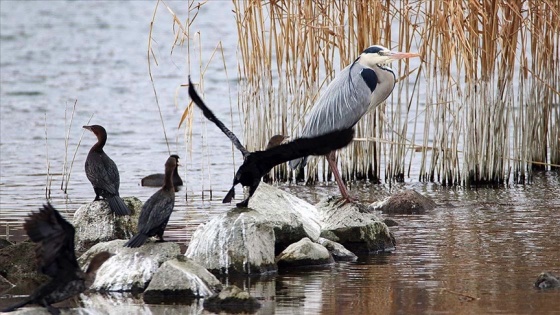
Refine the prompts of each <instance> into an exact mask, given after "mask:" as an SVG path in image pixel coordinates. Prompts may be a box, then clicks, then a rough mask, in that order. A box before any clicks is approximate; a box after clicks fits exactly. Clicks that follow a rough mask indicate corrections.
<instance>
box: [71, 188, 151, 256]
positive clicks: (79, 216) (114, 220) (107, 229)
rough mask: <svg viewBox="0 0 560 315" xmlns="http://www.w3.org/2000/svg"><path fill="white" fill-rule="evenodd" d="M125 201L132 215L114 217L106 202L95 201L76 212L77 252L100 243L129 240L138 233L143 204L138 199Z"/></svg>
mask: <svg viewBox="0 0 560 315" xmlns="http://www.w3.org/2000/svg"><path fill="white" fill-rule="evenodd" d="M123 200H124V203H125V204H126V206H127V207H128V208H129V209H130V213H131V214H130V215H124V216H118V215H114V214H113V213H111V209H110V208H109V204H108V203H107V201H105V200H100V201H93V202H91V203H89V204H86V205H83V206H81V207H80V208H79V209H78V210H76V212H75V213H74V220H73V222H72V224H73V225H74V228H75V229H76V236H75V238H74V239H75V246H76V250H77V251H84V250H87V249H88V248H90V247H91V246H93V245H95V244H97V243H100V242H107V241H112V240H115V239H129V238H131V237H132V236H133V235H134V234H135V233H136V225H137V223H138V218H139V217H140V210H141V209H142V202H141V201H140V200H139V199H138V198H136V197H125V198H123Z"/></svg>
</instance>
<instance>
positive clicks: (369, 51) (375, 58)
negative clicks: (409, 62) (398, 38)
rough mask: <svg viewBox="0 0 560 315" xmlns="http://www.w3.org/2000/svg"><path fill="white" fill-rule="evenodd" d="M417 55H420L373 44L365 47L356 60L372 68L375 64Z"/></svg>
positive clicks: (383, 63)
mask: <svg viewBox="0 0 560 315" xmlns="http://www.w3.org/2000/svg"><path fill="white" fill-rule="evenodd" d="M418 56H420V55H419V54H416V53H409V52H398V51H391V50H389V49H387V48H385V47H383V46H380V45H373V46H370V47H368V48H366V49H365V50H364V51H363V52H362V54H361V55H360V57H358V60H356V61H357V62H359V63H360V64H361V65H363V66H366V67H370V68H372V67H373V66H375V65H387V64H389V63H391V62H392V61H395V60H399V59H403V58H412V57H418Z"/></svg>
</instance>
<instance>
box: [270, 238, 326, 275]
mask: <svg viewBox="0 0 560 315" xmlns="http://www.w3.org/2000/svg"><path fill="white" fill-rule="evenodd" d="M276 263H277V264H278V267H279V268H283V267H297V266H317V265H332V264H333V263H334V259H333V257H332V256H331V254H330V253H329V251H328V250H327V249H326V248H325V247H324V246H323V245H321V244H317V243H313V242H312V241H311V240H310V239H309V238H307V237H305V238H302V239H301V240H300V241H299V242H297V243H293V244H292V245H290V246H288V247H287V248H286V249H285V250H284V251H283V252H281V253H280V255H278V257H277V258H276Z"/></svg>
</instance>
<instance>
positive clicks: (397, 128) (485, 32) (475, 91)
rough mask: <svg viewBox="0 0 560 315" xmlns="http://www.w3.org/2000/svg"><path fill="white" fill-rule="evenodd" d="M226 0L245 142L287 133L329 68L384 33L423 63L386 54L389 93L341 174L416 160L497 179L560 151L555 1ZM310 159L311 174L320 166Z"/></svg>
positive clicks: (402, 173) (255, 144)
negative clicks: (392, 79) (393, 81)
mask: <svg viewBox="0 0 560 315" xmlns="http://www.w3.org/2000/svg"><path fill="white" fill-rule="evenodd" d="M233 3H234V6H235V19H236V22H237V29H238V33H239V52H240V61H239V62H240V73H239V75H240V77H241V78H242V79H243V80H242V81H241V86H240V92H239V104H240V105H239V106H241V110H242V111H243V113H244V115H245V116H244V118H245V143H247V145H248V147H249V148H250V149H257V148H262V147H264V145H265V144H266V141H267V140H268V138H269V137H270V136H272V135H274V134H277V133H283V134H288V135H291V136H292V137H295V136H297V135H298V134H299V132H300V130H301V128H302V126H303V124H304V122H305V115H306V113H307V112H308V111H309V109H310V108H311V107H312V105H313V103H314V102H315V101H316V100H317V98H318V97H319V95H320V93H321V90H322V89H323V88H324V87H325V86H326V85H327V84H328V83H329V81H330V80H332V78H333V76H334V74H335V73H336V72H337V71H339V70H340V69H342V68H343V67H345V66H347V65H348V64H349V63H351V62H352V61H353V60H354V59H355V58H356V57H357V56H358V55H359V53H360V52H361V51H362V50H363V49H364V48H366V47H368V46H370V45H371V44H382V45H384V46H386V47H389V48H391V49H395V50H402V51H410V50H417V51H419V52H420V53H421V54H422V63H421V64H420V63H414V61H410V62H411V63H410V64H409V63H394V64H393V69H394V70H395V72H396V74H397V77H398V78H399V83H398V84H397V85H396V87H395V90H394V91H393V94H392V96H391V97H390V98H389V99H388V101H387V103H386V104H382V105H380V106H378V108H377V109H376V110H375V111H374V112H372V113H369V114H368V115H367V116H366V117H364V118H363V119H362V120H361V121H360V123H358V125H357V133H356V136H357V140H361V141H354V142H353V144H352V145H350V146H349V147H348V148H346V149H344V150H341V152H340V153H339V160H340V164H341V169H342V172H343V176H344V177H345V178H346V179H347V180H353V179H369V180H374V181H377V180H380V179H382V178H384V179H385V180H387V181H389V182H391V181H394V180H397V181H399V180H403V179H404V178H405V177H407V176H411V174H412V175H416V174H414V173H411V168H412V167H413V166H416V165H418V166H419V170H418V171H417V175H418V176H419V179H420V180H424V181H437V182H441V183H443V184H446V185H455V184H467V185H469V184H504V183H508V182H509V181H510V178H512V180H513V181H514V182H525V181H527V180H529V179H530V174H531V171H532V170H533V169H541V168H548V167H558V165H559V164H560V144H559V143H560V138H559V136H560V124H559V123H558V121H559V120H560V112H559V111H560V110H559V107H560V92H559V91H560V88H559V87H560V50H559V42H560V23H558V20H559V18H560V3H559V2H558V1H551V0H544V1H536V0H511V1H509V0H502V1H494V0H479V1H474V0H461V1H447V0H446V1H443V0H433V1H399V2H394V1H357V0H342V1H304V2H301V1H299V2H292V1H270V2H262V1H254V0H250V1H238V0H234V1H233ZM315 161H316V163H310V164H309V167H308V173H307V177H308V179H309V180H311V181H312V180H315V179H317V178H319V176H318V170H322V172H323V178H328V177H329V175H328V174H325V172H326V167H324V162H321V160H320V159H319V160H317V159H316V160H315ZM317 162H318V163H317ZM318 165H319V166H321V167H317V166H318ZM276 174H278V173H276ZM281 179H283V178H281Z"/></svg>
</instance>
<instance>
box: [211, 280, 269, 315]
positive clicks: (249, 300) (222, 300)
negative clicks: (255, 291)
mask: <svg viewBox="0 0 560 315" xmlns="http://www.w3.org/2000/svg"><path fill="white" fill-rule="evenodd" d="M259 308H260V303H259V302H258V301H257V299H255V298H254V297H252V296H251V295H250V294H249V293H248V292H246V291H243V290H241V289H240V288H238V287H237V286H234V285H231V286H228V287H226V288H225V289H223V290H222V291H221V292H220V293H219V294H215V295H213V296H211V297H209V298H207V299H205V300H204V309H206V310H207V311H210V312H214V313H221V312H227V313H233V314H237V313H254V312H256V311H257V310H258V309H259Z"/></svg>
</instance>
